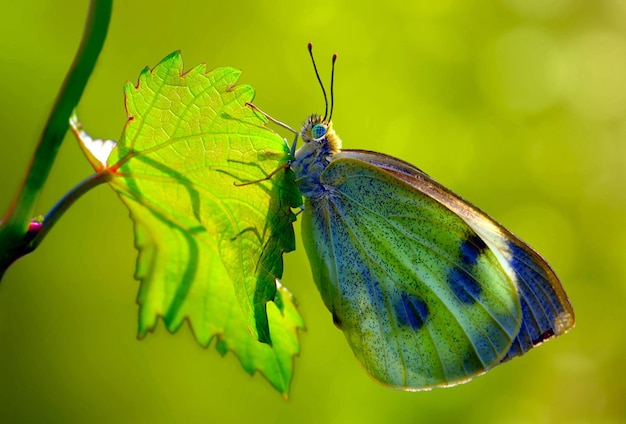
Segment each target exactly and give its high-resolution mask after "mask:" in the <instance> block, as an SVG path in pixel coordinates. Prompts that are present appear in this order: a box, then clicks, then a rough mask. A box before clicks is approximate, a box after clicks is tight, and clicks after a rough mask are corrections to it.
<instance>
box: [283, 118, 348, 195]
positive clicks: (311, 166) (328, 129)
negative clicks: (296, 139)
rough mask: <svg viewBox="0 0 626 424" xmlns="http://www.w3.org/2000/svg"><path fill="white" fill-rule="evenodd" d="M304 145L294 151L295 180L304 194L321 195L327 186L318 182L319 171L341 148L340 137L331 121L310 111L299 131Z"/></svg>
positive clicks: (292, 167)
mask: <svg viewBox="0 0 626 424" xmlns="http://www.w3.org/2000/svg"><path fill="white" fill-rule="evenodd" d="M300 136H301V137H302V141H304V145H303V146H302V147H301V148H299V149H298V151H296V153H295V157H294V159H293V161H292V163H291V169H292V170H293V172H294V173H295V176H296V184H297V185H298V188H299V189H300V192H301V193H302V195H303V196H304V197H307V198H309V199H311V198H317V197H320V196H323V195H324V194H325V193H326V191H327V190H326V188H325V187H324V186H323V185H322V184H321V183H320V175H321V174H322V172H323V171H324V169H325V168H326V167H327V166H328V164H329V163H330V161H331V157H332V155H334V154H335V153H338V152H339V151H340V150H341V139H340V138H339V136H337V134H336V133H335V131H334V130H333V128H332V123H331V122H330V121H324V119H323V118H322V117H321V116H319V115H311V116H309V118H308V119H307V120H306V122H305V123H304V124H303V125H302V130H301V132H300Z"/></svg>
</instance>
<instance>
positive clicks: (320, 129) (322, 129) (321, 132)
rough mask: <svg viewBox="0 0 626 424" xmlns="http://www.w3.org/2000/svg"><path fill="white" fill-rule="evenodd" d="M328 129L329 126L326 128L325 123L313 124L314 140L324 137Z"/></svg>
mask: <svg viewBox="0 0 626 424" xmlns="http://www.w3.org/2000/svg"><path fill="white" fill-rule="evenodd" d="M327 130H328V128H326V125H324V124H315V125H313V128H311V136H312V137H313V140H318V139H320V138H322V137H324V136H325V135H326V131H327Z"/></svg>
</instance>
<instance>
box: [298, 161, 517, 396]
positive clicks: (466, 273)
mask: <svg viewBox="0 0 626 424" xmlns="http://www.w3.org/2000/svg"><path fill="white" fill-rule="evenodd" d="M361 154H362V153H359V152H350V151H348V152H342V153H339V154H336V155H334V156H333V160H332V162H331V163H330V164H329V165H328V167H327V168H326V170H325V171H324V172H323V173H322V175H321V180H320V182H321V183H322V184H323V185H325V186H326V187H327V188H329V192H328V193H329V194H328V196H326V197H322V198H321V199H318V200H315V199H313V200H309V199H307V203H306V204H305V211H304V218H303V223H302V226H303V233H304V237H303V239H304V241H305V247H306V250H307V254H308V256H309V259H310V261H311V265H312V269H313V274H314V278H315V281H316V284H317V285H318V288H319V290H320V292H321V294H322V297H323V299H324V302H325V304H326V306H327V307H328V308H329V309H330V311H331V312H332V313H333V318H334V320H335V323H336V324H337V325H338V326H339V327H340V328H341V329H342V330H343V331H344V334H345V335H346V338H347V339H348V342H349V344H350V346H351V347H352V349H353V351H354V353H355V355H356V356H357V358H358V359H359V360H360V361H361V363H362V364H363V365H364V367H365V368H366V370H367V371H368V372H369V373H370V374H371V375H372V376H373V377H374V378H376V379H377V380H379V381H380V382H382V383H384V384H387V385H390V386H394V387H398V388H404V389H409V390H419V389H426V388H431V387H436V386H447V385H452V384H456V383H459V382H462V381H466V380H468V379H470V378H472V377H474V376H476V375H478V374H481V373H483V372H485V371H486V370H487V369H489V368H490V367H492V366H494V365H496V364H498V363H499V362H500V361H501V360H502V358H503V357H505V355H506V354H507V352H508V351H509V349H510V348H511V346H512V344H513V342H514V340H515V339H516V336H517V334H518V332H519V330H520V326H521V322H522V311H521V305H520V300H519V296H518V293H517V290H516V287H515V284H514V282H513V281H512V280H511V278H510V276H509V275H508V273H507V271H506V270H505V268H504V267H503V266H502V265H501V263H500V261H499V258H498V256H497V255H496V254H495V253H494V252H493V249H492V248H490V246H488V245H487V244H486V243H485V241H483V238H482V237H480V236H479V235H478V234H477V233H476V231H475V230H474V229H472V227H471V226H470V225H468V224H467V223H466V222H465V221H464V220H463V219H462V218H460V217H459V216H457V214H455V213H452V212H451V211H450V209H448V208H447V207H445V206H443V205H441V204H440V203H439V202H437V201H435V200H433V199H432V198H431V197H430V196H429V195H427V194H425V193H423V192H421V191H420V190H419V189H417V188H416V187H415V186H414V185H413V184H410V183H409V182H407V181H405V180H404V179H402V178H398V177H397V176H396V175H394V174H393V173H392V172H389V171H388V170H386V169H384V168H381V167H378V166H376V165H375V164H372V163H368V162H367V161H366V160H361V158H360V157H359V155H361ZM381 157H384V156H382V155H381ZM385 158H386V157H385ZM364 159H367V156H366V155H364ZM399 163H401V162H399Z"/></svg>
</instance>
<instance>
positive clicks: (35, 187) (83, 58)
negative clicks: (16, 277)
mask: <svg viewBox="0 0 626 424" xmlns="http://www.w3.org/2000/svg"><path fill="white" fill-rule="evenodd" d="M112 3H113V0H92V1H91V3H90V6H89V14H88V16H87V22H86V24H85V30H84V32H83V38H82V41H81V44H80V47H79V48H78V51H77V53H76V56H75V57H74V62H73V63H72V65H71V67H70V69H69V71H68V73H67V75H66V77H65V81H64V82H63V85H62V86H61V89H60V91H59V94H58V96H57V99H56V102H55V104H54V106H53V108H52V111H51V113H50V116H49V117H48V122H47V123H46V126H45V127H44V129H43V132H42V134H41V137H40V139H39V145H38V146H37V149H36V151H35V154H34V156H33V160H32V162H31V164H30V168H29V170H28V172H27V174H26V178H25V179H24V182H23V184H22V186H21V187H20V190H19V192H18V193H17V195H16V196H15V198H14V200H13V202H12V204H11V207H10V208H9V210H8V212H7V214H6V215H5V216H4V218H3V220H2V222H0V278H2V273H3V271H4V270H5V269H6V267H8V266H9V265H10V264H11V263H12V262H14V261H15V260H16V259H17V258H19V256H16V255H17V254H18V253H19V252H22V255H23V254H24V253H23V252H24V249H25V248H26V247H27V245H28V244H30V243H28V240H27V239H26V235H27V232H28V228H29V225H30V222H31V218H32V217H33V215H34V211H35V206H36V204H37V201H38V199H39V196H40V194H41V190H42V188H43V185H44V183H45V182H46V180H47V179H48V175H49V173H50V169H51V168H52V164H53V163H54V159H55V157H56V154H57V152H58V150H59V147H60V146H61V142H62V141H63V138H64V137H65V134H66V133H67V130H68V126H69V119H70V115H71V114H72V111H73V110H74V108H75V107H76V105H77V104H78V101H79V100H80V97H81V96H82V94H83V91H84V89H85V86H86V85H87V81H88V80H89V77H90V75H91V73H92V71H93V69H94V67H95V64H96V60H97V59H98V56H99V55H100V52H101V50H102V46H103V44H104V40H105V38H106V34H107V29H108V26H109V21H110V20H111V9H112ZM40 240H41V239H40ZM26 253H28V252H26ZM20 256H21V255H20Z"/></svg>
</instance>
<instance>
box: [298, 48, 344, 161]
mask: <svg viewBox="0 0 626 424" xmlns="http://www.w3.org/2000/svg"><path fill="white" fill-rule="evenodd" d="M308 47H309V55H310V56H311V61H312V62H313V69H314V70H315V76H316V77H317V81H318V82H319V84H320V87H321V88H322V93H323V94H324V103H325V105H326V107H325V109H324V116H321V115H316V114H314V115H311V116H309V117H308V119H307V120H306V122H305V123H304V124H303V125H302V130H301V131H300V136H301V137H302V140H303V141H304V143H305V147H307V148H306V149H305V150H317V151H320V153H322V154H327V153H329V154H333V153H337V152H338V151H339V150H340V149H341V140H340V139H339V137H338V136H337V134H335V131H334V130H333V125H332V122H331V118H332V116H333V106H334V105H335V102H334V96H333V83H334V79H335V61H336V60H337V54H334V55H333V60H332V71H331V76H330V113H328V97H327V96H326V89H325V88H324V84H323V83H322V79H321V78H320V74H319V72H318V71H317V65H316V64H315V58H314V57H313V44H312V43H309V46H308ZM310 143H313V144H310ZM307 145H308V146H307Z"/></svg>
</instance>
